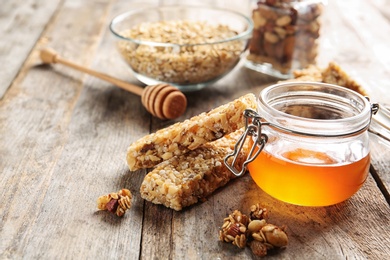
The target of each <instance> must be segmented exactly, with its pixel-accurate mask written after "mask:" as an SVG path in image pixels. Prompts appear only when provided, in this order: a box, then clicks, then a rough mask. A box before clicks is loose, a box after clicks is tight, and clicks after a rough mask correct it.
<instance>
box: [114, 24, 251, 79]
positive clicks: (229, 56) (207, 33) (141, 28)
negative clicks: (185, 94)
mask: <svg viewBox="0 0 390 260" xmlns="http://www.w3.org/2000/svg"><path fill="white" fill-rule="evenodd" d="M120 34H121V36H123V37H125V38H131V39H134V42H133V41H125V40H120V41H119V42H118V48H119V51H120V53H121V54H122V56H123V58H124V59H125V61H126V62H127V63H128V64H129V65H130V67H131V68H132V70H133V71H135V72H136V73H139V74H141V75H144V76H146V77H149V78H153V79H156V80H159V81H163V82H170V83H176V84H181V85H186V84H196V83H200V82H207V81H210V80H213V79H215V78H217V77H219V76H221V75H223V74H224V73H225V72H227V71H228V70H230V69H231V68H232V67H234V66H235V64H236V63H237V62H238V61H239V59H240V55H241V53H242V51H243V50H244V49H245V45H246V43H245V42H244V41H241V40H233V41H228V42H223V41H224V40H226V39H228V38H231V37H234V36H236V35H237V32H235V31H233V30H232V29H230V28H229V27H228V26H226V25H222V24H218V25H211V24H208V23H206V22H204V21H190V20H175V21H159V22H154V23H143V24H140V25H138V26H135V27H133V28H130V29H129V30H125V31H123V32H121V33H120ZM140 41H144V42H154V43H168V44H169V43H172V45H168V46H163V45H161V44H157V45H151V44H147V43H140ZM219 41H222V42H220V43H216V44H214V42H219Z"/></svg>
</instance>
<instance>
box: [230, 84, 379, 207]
mask: <svg viewBox="0 0 390 260" xmlns="http://www.w3.org/2000/svg"><path fill="white" fill-rule="evenodd" d="M377 109H378V106H377V105H376V104H373V105H371V104H370V102H369V101H368V100H367V99H366V98H365V97H363V96H362V95H360V94H358V93H356V92H354V91H352V90H349V89H346V88H343V87H339V86H335V85H330V84H325V83H310V82H309V83H308V82H290V83H281V84H276V85H273V86H270V87H267V88H265V89H264V90H263V91H262V92H261V93H260V95H259V97H258V107H257V112H255V111H253V110H247V111H246V115H245V116H246V117H247V127H246V132H245V134H244V135H243V137H242V138H241V139H240V140H239V142H238V145H237V146H236V147H237V149H236V150H239V149H241V148H239V147H242V144H243V142H245V141H246V140H247V139H249V142H250V143H251V144H250V147H252V148H251V151H250V152H249V155H248V160H247V161H246V162H245V163H244V167H243V170H242V171H241V172H237V170H235V169H236V168H237V167H236V168H234V167H232V166H231V165H230V166H229V165H227V166H228V168H229V169H230V170H231V171H233V173H235V174H236V175H240V174H242V173H243V172H244V171H245V170H246V166H247V168H248V170H249V172H250V175H251V176H252V178H253V180H254V181H255V182H256V184H257V185H258V186H259V187H260V188H261V189H263V190H264V191H265V192H266V193H268V194H270V195H271V196H273V197H275V198H277V199H279V200H282V201H285V202H289V203H292V204H296V205H304V206H326V205H332V204H336V203H339V202H342V201H344V200H346V199H348V198H349V197H351V196H352V195H353V194H354V193H356V192H357V191H358V190H359V188H360V187H361V186H362V185H363V183H364V182H365V180H366V178H367V175H368V171H369V167H370V149H369V138H368V131H367V129H368V127H369V124H370V120H371V114H372V113H375V112H376V111H377ZM248 136H249V137H250V138H247V137H248ZM239 143H240V145H239ZM235 152H237V151H235ZM229 156H234V154H233V155H229ZM229 156H228V157H229ZM228 157H227V158H226V160H225V163H227V159H228ZM233 164H234V162H233Z"/></svg>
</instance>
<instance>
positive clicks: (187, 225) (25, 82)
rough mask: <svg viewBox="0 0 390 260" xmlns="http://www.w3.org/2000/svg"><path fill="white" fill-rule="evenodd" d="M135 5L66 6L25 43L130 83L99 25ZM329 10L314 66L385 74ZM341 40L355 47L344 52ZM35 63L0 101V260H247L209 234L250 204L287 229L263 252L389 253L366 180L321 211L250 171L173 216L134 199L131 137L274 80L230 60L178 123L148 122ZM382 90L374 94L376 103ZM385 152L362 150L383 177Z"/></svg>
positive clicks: (121, 98) (80, 79) (132, 103)
mask: <svg viewBox="0 0 390 260" xmlns="http://www.w3.org/2000/svg"><path fill="white" fill-rule="evenodd" d="M147 4H152V3H151V2H148V3H147ZM141 5H142V3H140V2H131V1H124V0H123V1H112V2H107V1H87V2H85V1H77V0H68V1H65V2H64V4H63V6H62V7H61V9H59V10H58V13H57V14H56V16H55V17H54V18H53V20H52V21H51V23H50V24H49V25H48V27H47V28H46V31H45V32H44V34H43V37H42V39H45V40H44V41H43V40H42V39H41V41H40V42H39V44H38V45H37V46H36V49H39V48H40V47H43V46H46V45H47V46H50V47H54V48H55V49H57V50H58V51H59V52H60V53H61V54H62V55H63V56H64V57H66V58H69V59H72V60H74V61H76V62H78V63H81V64H83V65H85V66H90V67H92V68H94V69H97V70H100V71H103V72H106V73H108V74H111V75H113V76H116V77H118V78H121V79H125V80H128V81H131V82H134V83H136V84H138V83H139V82H138V81H137V80H136V79H135V78H134V77H133V76H132V75H131V73H129V71H128V69H127V67H126V65H125V64H124V62H121V61H120V60H118V55H117V54H116V50H115V49H114V48H113V38H112V37H110V35H109V34H110V33H109V31H108V29H107V25H108V22H109V20H110V19H111V18H112V17H113V16H114V15H115V14H117V13H119V12H121V11H123V10H125V9H127V8H136V7H140V6H141ZM338 8H339V4H338V3H336V2H334V1H331V2H330V5H329V9H328V10H329V12H328V16H327V18H326V21H328V23H327V24H326V26H327V28H328V29H327V31H328V32H329V34H326V37H325V38H324V40H325V43H326V44H325V45H324V46H323V50H324V52H323V53H322V61H328V60H327V59H330V60H332V59H333V58H335V59H336V60H337V61H339V62H340V63H341V65H342V66H343V67H346V68H348V69H349V71H351V72H352V75H356V74H359V73H361V72H362V71H364V70H371V72H372V74H370V73H368V72H367V73H365V74H364V73H363V74H361V78H363V79H364V80H366V81H368V82H373V81H372V80H373V79H376V77H384V75H385V74H386V73H387V71H386V70H382V71H379V72H377V71H376V69H377V68H379V67H380V65H378V64H377V63H376V60H377V59H378V57H377V56H375V55H367V54H364V53H363V54H361V53H362V52H361V50H360V51H358V49H359V48H361V47H364V46H365V43H366V42H370V41H369V40H367V41H366V40H365V39H364V37H365V36H364V35H365V34H363V36H361V35H359V32H358V31H357V30H356V29H354V30H352V33H349V31H350V27H348V26H351V25H350V23H349V19H355V18H356V17H354V16H352V17H349V16H347V15H345V16H344V15H343V14H340V10H339V9H338ZM354 8H356V9H358V6H357V5H356V6H354V7H353V10H355V9H354ZM367 9H368V11H367V15H372V14H375V12H374V10H375V9H373V8H372V7H367ZM352 13H353V14H354V15H362V14H361V13H358V12H356V10H355V11H354V12H352ZM335 14H338V15H336V17H334V15H335ZM330 18H332V20H331V19H330ZM353 23H355V22H353ZM343 25H348V26H346V27H345V26H343ZM356 26H358V25H356V24H353V26H352V27H353V28H355V27H356ZM348 37H352V40H353V41H354V42H356V44H355V45H354V47H353V48H350V50H349V46H350V44H349V43H348V42H347V41H346V40H347V38H348ZM362 37H363V38H362ZM348 39H349V38H348ZM334 46H338V47H337V48H335V47H334ZM370 48H371V47H370ZM368 53H371V52H368ZM326 55H329V56H326ZM354 55H360V56H359V57H358V58H356V57H355V56H354ZM366 62H368V64H369V65H370V66H371V67H370V66H368V65H367V64H366ZM385 62H386V60H385ZM37 63H38V61H37V56H36V53H33V54H32V55H30V56H29V58H28V60H27V64H26V65H25V66H24V67H23V68H22V70H21V73H20V74H19V76H18V77H17V79H16V80H15V81H14V83H13V84H12V87H11V88H10V89H9V91H7V93H6V94H5V97H4V99H3V100H1V101H0V125H1V127H0V144H1V145H0V169H2V175H1V177H2V178H0V187H1V189H0V195H1V196H2V199H3V203H1V204H0V217H1V219H2V221H1V222H0V237H1V238H2V240H1V243H0V258H43V259H53V258H54V259H57V258H71V259H73V258H90V259H95V258H98V259H100V258H102V259H105V258H110V259H111V258H126V259H128V258H130V259H215V258H220V259H235V258H240V259H252V258H253V256H252V254H251V252H250V251H249V249H248V248H247V249H245V250H240V249H238V248H235V247H234V246H232V245H229V244H226V243H222V242H220V241H218V229H219V227H220V226H221V225H222V220H223V218H224V217H226V216H227V215H228V214H229V213H231V212H232V211H233V210H234V209H240V210H242V211H243V212H246V213H247V212H248V208H249V206H250V205H252V204H254V203H257V202H261V203H263V204H264V205H265V206H267V208H268V209H269V210H270V222H272V223H275V224H278V225H281V224H286V225H287V226H288V233H289V236H290V244H289V246H288V247H287V249H286V250H284V251H282V252H280V254H277V255H275V256H274V257H277V258H278V259H292V258H298V259H346V258H354V259H355V258H357V259H384V258H385V257H386V256H388V255H390V246H389V245H390V238H389V236H388V235H386V234H389V232H390V227H389V225H387V223H388V222H389V216H390V214H389V213H390V209H389V207H388V204H387V202H386V200H385V199H384V197H383V195H382V193H381V191H380V190H379V188H378V186H377V183H376V182H375V181H374V180H373V178H372V177H371V176H370V177H369V178H368V180H367V182H366V183H365V184H364V186H363V188H362V189H361V190H360V191H359V192H358V193H357V194H356V195H355V196H353V197H352V198H351V199H350V200H348V201H346V202H343V203H340V204H338V205H335V206H330V207H318V208H309V207H299V206H293V205H289V204H285V203H282V202H279V201H277V200H275V199H273V198H271V197H270V196H269V195H267V194H265V193H264V192H263V191H261V190H260V189H259V188H257V186H256V185H255V184H254V182H253V181H252V179H251V178H250V176H249V175H246V176H244V177H243V178H240V179H237V180H235V181H232V182H231V183H229V185H228V186H227V187H225V188H223V189H220V190H219V191H218V192H216V193H215V194H213V196H211V197H210V198H209V199H208V200H207V201H206V202H204V203H201V204H198V205H194V206H193V207H190V208H187V209H185V210H183V211H182V212H175V211H173V210H170V209H167V208H165V207H163V206H160V205H154V204H151V203H149V202H144V201H143V200H142V199H141V197H140V194H139V186H140V184H141V182H142V179H143V176H144V175H145V173H146V172H145V171H138V172H129V171H128V169H127V166H126V163H125V160H124V159H125V154H126V148H127V146H128V145H129V144H130V143H131V142H133V141H135V140H137V139H138V138H139V137H141V136H143V135H145V134H148V133H149V132H151V131H155V130H157V129H159V128H162V127H164V126H167V125H170V124H172V123H174V122H175V121H180V120H184V119H185V118H188V117H191V116H193V115H197V114H199V113H201V112H203V111H207V110H209V109H211V108H214V107H216V106H219V105H221V104H224V103H226V102H228V101H231V100H232V99H234V98H236V97H238V96H241V95H243V94H246V93H248V92H252V93H256V94H257V93H259V91H260V90H261V89H262V88H264V87H265V86H266V85H268V84H271V83H273V82H275V81H276V79H275V78H272V77H269V76H265V75H261V74H259V73H256V72H253V71H250V70H248V69H246V68H243V67H241V66H240V67H238V68H237V69H236V70H234V72H233V73H231V74H230V75H228V76H227V77H226V78H224V79H223V80H221V81H219V82H217V83H216V84H214V85H213V86H210V87H208V88H206V89H204V90H203V91H201V92H196V93H191V94H190V95H188V97H189V106H188V110H187V112H186V113H185V115H183V116H182V117H181V118H179V119H177V120H174V121H161V120H158V119H154V118H151V117H150V115H149V114H148V113H147V112H146V111H145V110H144V108H143V107H142V105H141V103H140V100H139V97H137V96H135V95H133V94H131V93H126V92H125V91H123V90H121V89H118V88H116V87H114V86H112V85H110V84H108V83H105V82H102V81H100V80H98V79H95V78H92V77H89V76H85V75H82V74H81V73H79V72H75V71H73V70H71V69H67V68H64V67H62V66H61V65H54V66H52V67H49V66H38V67H36V66H34V65H36V64H37ZM371 68H372V69H371ZM381 79H382V80H383V79H384V78H381ZM378 80H379V79H378ZM374 89H376V86H375V85H372V88H370V90H374ZM381 93H382V92H379V93H378V94H375V93H374V95H373V96H374V97H378V98H381V96H382V94H381ZM383 93H388V92H387V91H385V90H383ZM385 149H387V148H384V147H380V146H377V145H375V146H374V147H373V154H375V155H374V156H375V160H374V161H373V165H374V167H375V169H378V172H379V175H380V178H382V175H383V177H385V176H386V175H388V169H389V164H388V159H386V158H388V153H387V151H388V150H385ZM384 150H385V151H386V152H383V151H384ZM381 155H382V156H381ZM4 187H6V188H4ZM120 188H128V189H130V190H131V191H132V192H133V195H134V198H133V206H132V208H131V209H130V210H129V211H128V212H127V213H126V215H125V216H124V217H123V218H117V217H116V216H114V215H112V214H110V213H109V212H101V211H97V210H96V208H95V203H96V199H97V197H98V196H100V195H103V194H105V193H108V192H112V191H116V190H118V189H120ZM387 188H388V187H387Z"/></svg>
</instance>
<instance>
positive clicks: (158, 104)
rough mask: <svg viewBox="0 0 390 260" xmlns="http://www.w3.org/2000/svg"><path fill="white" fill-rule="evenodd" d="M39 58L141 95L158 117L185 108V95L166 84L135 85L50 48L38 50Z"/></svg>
mask: <svg viewBox="0 0 390 260" xmlns="http://www.w3.org/2000/svg"><path fill="white" fill-rule="evenodd" d="M40 58H41V60H42V61H43V62H44V63H47V64H52V63H61V64H63V65H65V66H68V67H71V68H73V69H76V70H78V71H81V72H84V73H87V74H89V75H92V76H95V77H97V78H99V79H102V80H105V81H107V82H110V83H112V84H114V85H116V86H118V87H120V88H122V89H124V90H127V91H129V92H131V93H134V94H136V95H138V96H141V99H142V104H143V105H144V106H145V108H146V110H148V111H149V112H150V113H151V114H152V115H154V116H156V117H158V118H160V119H175V118H177V117H179V116H181V115H182V114H183V113H184V112H185V110H186V108H187V98H186V96H185V95H184V94H183V93H182V92H181V91H180V90H178V89H177V88H175V87H172V86H170V85H168V84H158V85H155V86H147V87H146V88H141V87H139V86H137V85H134V84H131V83H128V82H125V81H122V80H120V79H117V78H114V77H111V76H109V75H107V74H104V73H101V72H98V71H95V70H91V69H89V68H86V67H83V66H81V65H78V64H76V63H74V62H72V61H69V60H66V59H64V58H62V57H61V56H60V55H59V54H58V53H57V52H56V51H54V50H52V49H49V48H47V49H43V50H41V51H40Z"/></svg>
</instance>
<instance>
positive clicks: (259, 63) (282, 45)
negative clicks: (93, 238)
mask: <svg viewBox="0 0 390 260" xmlns="http://www.w3.org/2000/svg"><path fill="white" fill-rule="evenodd" d="M325 4H326V1H320V0H260V1H258V2H257V6H256V8H254V9H253V11H252V20H253V23H254V30H253V33H252V34H253V35H252V39H251V42H250V46H249V54H248V56H247V61H246V66H247V67H249V68H251V69H254V70H256V71H260V72H262V73H266V74H269V75H272V76H276V77H279V78H289V77H291V75H292V72H293V71H294V70H297V69H302V68H305V67H307V66H309V65H311V64H315V63H316V57H317V52H318V39H319V36H320V28H321V26H320V17H321V13H322V10H323V7H324V5H325Z"/></svg>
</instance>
